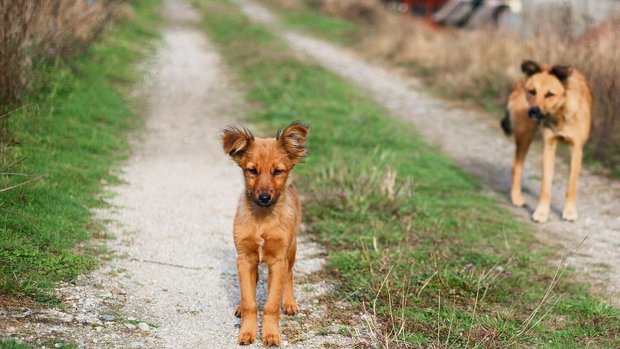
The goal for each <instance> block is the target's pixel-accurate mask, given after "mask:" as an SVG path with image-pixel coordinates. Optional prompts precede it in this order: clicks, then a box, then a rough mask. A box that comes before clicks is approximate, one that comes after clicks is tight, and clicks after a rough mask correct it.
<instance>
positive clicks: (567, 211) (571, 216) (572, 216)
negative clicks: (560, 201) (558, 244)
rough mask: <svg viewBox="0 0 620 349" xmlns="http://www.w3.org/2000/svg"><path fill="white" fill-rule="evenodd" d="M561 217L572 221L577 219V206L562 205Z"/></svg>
mask: <svg viewBox="0 0 620 349" xmlns="http://www.w3.org/2000/svg"><path fill="white" fill-rule="evenodd" d="M562 219H564V220H566V221H569V222H574V221H576V220H577V208H576V207H573V206H566V207H564V211H563V212H562Z"/></svg>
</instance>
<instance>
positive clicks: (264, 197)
mask: <svg viewBox="0 0 620 349" xmlns="http://www.w3.org/2000/svg"><path fill="white" fill-rule="evenodd" d="M258 201H260V202H261V203H262V204H268V203H269V201H271V195H269V193H262V194H258Z"/></svg>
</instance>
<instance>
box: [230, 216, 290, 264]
mask: <svg viewBox="0 0 620 349" xmlns="http://www.w3.org/2000/svg"><path fill="white" fill-rule="evenodd" d="M240 228H241V229H239V231H237V234H238V236H237V237H236V240H237V244H238V245H239V246H238V247H242V248H243V249H244V250H246V251H247V252H253V253H256V254H258V259H259V262H264V261H265V254H266V253H269V251H272V250H277V249H278V247H279V246H281V245H286V244H287V241H288V240H290V238H289V235H290V234H289V232H288V230H287V229H286V228H287V227H286V226H282V225H281V224H277V222H271V221H267V222H260V223H258V222H252V223H249V224H247V225H245V226H244V227H240Z"/></svg>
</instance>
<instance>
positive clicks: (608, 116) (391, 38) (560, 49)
mask: <svg viewBox="0 0 620 349" xmlns="http://www.w3.org/2000/svg"><path fill="white" fill-rule="evenodd" d="M274 2H277V3H280V4H282V3H287V4H288V6H289V7H291V6H292V5H291V0H276V1H274ZM296 3H297V6H300V2H296ZM302 3H303V2H302ZM306 4H307V5H308V6H310V7H312V8H315V9H319V10H321V11H323V12H324V13H327V14H329V15H331V16H334V17H338V18H343V19H347V20H353V21H356V22H358V23H360V24H362V25H361V26H359V27H360V28H362V29H361V30H360V40H358V41H359V42H360V44H359V45H360V47H361V49H362V51H364V52H367V53H369V54H371V55H373V56H377V57H380V58H382V59H385V60H387V61H389V62H391V63H394V64H398V65H402V66H406V67H409V68H411V69H412V71H413V72H414V73H415V74H417V75H420V76H422V77H423V78H424V80H425V82H426V83H428V84H429V85H430V86H431V87H433V88H434V89H435V90H437V91H438V92H440V93H441V94H443V95H446V96H449V97H456V98H462V99H467V100H472V101H474V102H476V103H478V104H480V105H482V106H484V107H487V108H491V109H493V110H498V109H503V108H504V105H505V102H506V99H507V95H508V93H509V91H510V88H511V86H512V83H513V82H514V80H515V79H517V78H518V77H519V76H520V75H521V72H520V71H519V65H520V62H521V61H523V60H524V59H534V60H538V61H540V62H544V63H562V64H571V65H573V66H575V67H577V68H579V69H580V70H581V71H582V72H583V73H584V74H585V75H586V76H587V77H588V79H589V80H590V83H591V85H592V88H593V92H594V96H595V115H594V122H593V129H592V135H591V140H590V150H591V153H592V155H593V156H594V157H595V158H596V159H597V160H598V161H600V162H601V163H602V164H604V165H605V166H607V167H608V168H611V169H612V170H614V171H615V172H616V173H619V174H620V123H619V122H618V121H617V118H618V117H617V115H616V114H617V110H620V98H619V97H618V96H620V19H619V20H617V21H610V22H609V23H607V24H606V25H605V26H602V27H600V28H596V29H594V30H591V31H589V32H587V33H586V34H584V35H580V36H577V35H574V34H568V33H574V32H575V30H574V29H575V26H574V25H573V21H574V20H575V19H574V18H575V17H574V13H572V12H571V11H572V10H571V9H570V8H564V9H562V8H560V9H559V10H558V9H557V8H554V9H551V8H550V9H547V11H546V12H544V13H543V14H540V16H542V17H543V18H544V20H539V22H540V23H543V24H542V25H540V26H539V27H538V28H536V29H532V30H531V32H532V34H531V36H530V37H529V38H528V39H523V38H521V37H517V36H514V35H510V34H508V33H506V32H502V31H497V30H485V29H478V30H460V29H451V28H441V29H438V28H434V27H431V26H429V25H428V24H427V23H425V22H423V21H420V20H417V19H415V18H412V17H408V16H403V15H400V14H396V13H392V12H390V11H389V10H388V9H386V8H385V7H383V6H382V5H381V2H380V1H378V0H346V1H338V0H307V1H306ZM369 27H370V28H371V29H370V30H369Z"/></svg>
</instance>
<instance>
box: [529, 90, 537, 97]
mask: <svg viewBox="0 0 620 349" xmlns="http://www.w3.org/2000/svg"><path fill="white" fill-rule="evenodd" d="M527 93H529V94H531V95H532V96H536V90H535V89H531V90H527Z"/></svg>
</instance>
